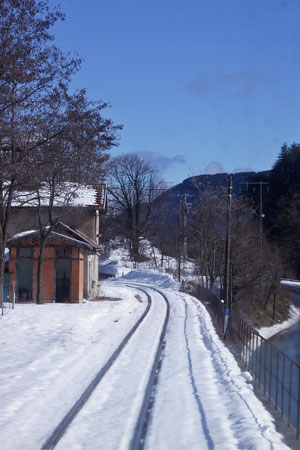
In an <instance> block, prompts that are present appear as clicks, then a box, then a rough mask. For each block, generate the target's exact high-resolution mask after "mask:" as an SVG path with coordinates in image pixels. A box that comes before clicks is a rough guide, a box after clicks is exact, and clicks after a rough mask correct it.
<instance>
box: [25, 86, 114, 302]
mask: <svg viewBox="0 0 300 450" xmlns="http://www.w3.org/2000/svg"><path fill="white" fill-rule="evenodd" d="M105 106H106V105H105V104H103V103H97V104H96V103H94V102H91V101H89V100H88V99H87V98H86V94H85V91H80V92H79V93H77V94H75V95H73V96H66V99H65V102H61V104H60V108H59V114H55V111H56V108H55V110H54V112H53V117H52V120H53V122H54V124H55V123H56V127H57V130H59V132H58V133H57V135H56V136H55V138H53V139H51V140H50V141H47V142H46V143H45V144H44V145H43V146H40V147H38V148H37V149H36V151H34V152H33V153H32V155H31V156H32V173H33V177H32V180H31V191H32V194H33V198H35V199H36V205H37V209H36V211H37V216H38V225H39V231H40V253H39V257H38V272H37V302H38V303H42V290H41V280H42V263H43V254H44V248H45V245H46V242H47V239H48V237H49V235H50V233H51V232H52V230H53V228H54V226H55V225H56V224H57V223H58V222H59V221H61V220H62V219H63V217H64V216H65V215H66V214H67V213H68V210H69V207H70V205H72V203H73V200H74V198H75V197H76V196H77V194H78V188H80V187H82V185H89V184H91V183H92V184H95V183H97V182H99V181H100V180H101V179H103V164H104V162H105V161H106V160H107V159H108V154H107V151H108V150H109V149H110V148H111V147H112V146H113V145H117V137H116V132H117V130H119V129H120V127H119V126H115V125H113V123H112V121H111V120H109V119H104V118H103V117H102V109H103V108H105ZM54 119H55V120H54ZM47 123H48V121H47ZM54 124H52V126H54Z"/></svg>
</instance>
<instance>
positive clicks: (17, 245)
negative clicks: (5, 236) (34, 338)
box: [7, 222, 99, 303]
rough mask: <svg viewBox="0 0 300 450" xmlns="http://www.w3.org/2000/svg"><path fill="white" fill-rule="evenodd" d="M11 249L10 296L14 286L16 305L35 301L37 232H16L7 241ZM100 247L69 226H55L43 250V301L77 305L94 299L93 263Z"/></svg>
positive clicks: (37, 253) (38, 245)
mask: <svg viewBox="0 0 300 450" xmlns="http://www.w3.org/2000/svg"><path fill="white" fill-rule="evenodd" d="M7 246H8V248H9V250H10V258H9V274H10V283H9V284H10V296H11V295H12V287H13V286H15V293H16V301H17V302H32V301H35V300H36V286H37V267H38V255H39V251H40V238H39V231H38V230H31V231H26V232H23V233H18V234H16V235H14V236H13V237H12V238H11V239H9V240H8V243H7ZM98 251H99V246H98V244H96V243H95V242H94V241H93V240H92V239H91V238H89V237H88V236H86V235H84V234H83V233H82V232H80V231H78V230H74V229H72V228H71V227H69V226H68V225H65V224H63V223H61V222H60V223H58V224H57V225H56V226H55V227H54V229H53V230H52V232H51V234H50V235H49V237H48V239H47V243H46V247H45V249H44V257H43V271H42V298H43V302H53V301H54V302H57V303H61V302H70V303H78V302H81V301H82V300H83V298H85V297H87V298H93V297H94V296H95V295H94V294H95V291H96V289H97V286H96V285H95V284H96V280H97V277H95V270H97V267H95V264H96V265H97V263H98V257H97V252H98Z"/></svg>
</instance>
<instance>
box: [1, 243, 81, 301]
mask: <svg viewBox="0 0 300 450" xmlns="http://www.w3.org/2000/svg"><path fill="white" fill-rule="evenodd" d="M32 250H33V258H28V259H31V260H33V280H32V285H33V288H32V292H33V301H36V292H37V289H36V287H37V269H38V260H37V258H38V255H39V247H32ZM55 250H56V247H45V250H44V261H43V269H42V298H43V302H46V303H47V302H54V301H55V293H56V291H55V290H56V279H55V274H56V268H55V261H56V254H55ZM71 255H72V274H71V280H72V283H71V298H70V301H71V302H74V303H78V302H81V301H82V300H83V284H84V257H83V251H82V249H81V248H77V247H73V248H72V254H71ZM18 259H19V257H18V248H17V247H15V246H13V247H11V248H10V259H9V275H10V278H9V295H10V298H12V295H13V292H12V288H13V283H14V286H15V292H16V293H17V292H18V280H17V262H18ZM16 300H17V301H18V297H16Z"/></svg>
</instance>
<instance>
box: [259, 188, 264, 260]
mask: <svg viewBox="0 0 300 450" xmlns="http://www.w3.org/2000/svg"><path fill="white" fill-rule="evenodd" d="M259 233H260V257H261V258H262V252H263V212H262V181H260V182H259Z"/></svg>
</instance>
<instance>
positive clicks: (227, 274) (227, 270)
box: [224, 175, 232, 308]
mask: <svg viewBox="0 0 300 450" xmlns="http://www.w3.org/2000/svg"><path fill="white" fill-rule="evenodd" d="M227 195H228V197H227V231H226V248H225V286H224V287H225V307H226V308H228V307H229V277H230V243H231V201H232V175H228V189H227Z"/></svg>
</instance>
